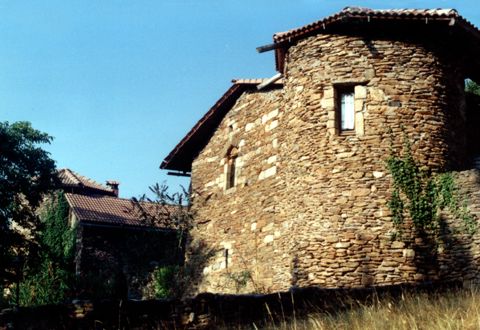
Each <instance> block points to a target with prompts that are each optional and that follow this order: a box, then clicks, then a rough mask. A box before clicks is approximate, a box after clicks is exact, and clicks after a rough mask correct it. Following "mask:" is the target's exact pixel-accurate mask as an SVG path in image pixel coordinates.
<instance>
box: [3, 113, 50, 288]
mask: <svg viewBox="0 0 480 330" xmlns="http://www.w3.org/2000/svg"><path fill="white" fill-rule="evenodd" d="M51 141H52V137H51V136H49V135H48V134H46V133H43V132H40V131H38V130H36V129H34V128H32V126H31V125H30V123H28V122H16V123H13V124H9V123H8V122H0V265H1V266H0V289H1V288H4V287H6V286H9V285H10V284H11V283H13V282H15V281H18V279H19V278H20V275H21V274H20V273H19V269H20V268H22V267H21V265H23V264H24V262H25V260H26V257H27V256H28V255H31V254H32V253H33V252H32V251H34V247H35V245H36V240H35V228H36V226H37V225H38V217H37V215H36V213H35V210H36V208H37V207H38V206H39V204H40V202H41V201H42V198H43V196H44V194H45V193H46V192H48V191H51V190H52V189H53V188H54V186H55V182H56V172H55V163H54V161H53V160H52V159H51V158H50V155H49V153H48V152H47V151H45V150H43V149H42V148H41V147H40V145H42V144H49V143H50V142H51ZM15 228H16V229H15ZM18 228H21V229H20V230H19V229H18ZM2 291H3V289H2Z"/></svg>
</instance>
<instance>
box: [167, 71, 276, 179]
mask: <svg viewBox="0 0 480 330" xmlns="http://www.w3.org/2000/svg"><path fill="white" fill-rule="evenodd" d="M264 81H265V79H233V80H232V83H233V84H232V86H230V88H229V89H228V90H227V91H226V92H225V93H224V94H223V95H222V97H221V98H220V99H219V100H218V101H217V102H216V103H215V104H214V105H213V106H212V107H211V108H210V110H208V112H207V113H206V114H205V115H204V116H203V117H202V118H201V119H200V120H199V121H198V122H197V123H196V124H195V125H194V126H193V128H192V129H191V130H190V131H189V132H188V133H187V135H185V137H184V138H183V139H182V140H181V141H180V142H179V143H178V144H177V146H176V147H175V148H174V149H173V150H172V151H171V152H170V153H169V154H168V155H167V157H165V159H164V160H163V162H162V163H161V165H160V168H161V169H169V170H177V171H183V172H190V170H191V168H190V167H188V166H191V164H189V165H188V166H180V165H179V164H176V163H178V162H180V160H179V158H180V157H181V154H182V153H185V152H187V151H186V150H187V149H188V148H192V149H196V147H195V148H194V147H193V146H189V144H192V143H193V141H194V139H195V138H198V136H199V135H200V132H202V131H203V130H204V131H206V132H203V133H205V134H208V133H209V131H208V127H207V126H208V125H212V126H215V124H216V122H217V121H218V122H220V121H221V119H222V118H223V115H224V114H226V112H227V111H228V109H229V108H230V107H231V106H232V105H233V104H234V102H235V101H236V99H237V98H238V97H240V95H241V94H242V93H243V92H244V91H245V90H247V89H253V88H255V87H256V86H257V85H259V84H261V83H262V82H264ZM282 84H283V82H282V80H278V81H276V82H275V83H274V85H276V86H281V85H282ZM203 139H205V137H203Z"/></svg>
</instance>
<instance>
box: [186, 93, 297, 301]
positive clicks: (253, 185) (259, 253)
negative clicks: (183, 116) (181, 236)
mask: <svg viewBox="0 0 480 330" xmlns="http://www.w3.org/2000/svg"><path fill="white" fill-rule="evenodd" d="M281 97H282V90H279V89H274V90H267V91H260V92H258V91H255V92H253V91H251V92H245V93H244V94H243V95H242V96H241V97H240V98H239V99H238V100H237V102H236V104H235V105H234V106H233V108H232V109H231V110H230V111H229V112H228V114H227V115H226V117H225V118H224V119H223V120H222V122H221V124H220V125H219V127H218V128H217V130H216V131H215V133H214V134H213V137H212V138H211V140H210V142H209V143H208V144H207V146H206V147H205V148H204V149H203V150H202V151H201V153H200V154H199V156H198V157H197V158H196V159H195V161H194V162H193V164H192V191H193V203H192V204H193V211H194V212H195V217H196V220H197V224H198V228H197V230H196V231H194V233H193V236H194V237H195V238H196V239H198V240H204V242H205V243H207V246H209V247H213V248H214V249H216V250H217V253H216V255H215V257H214V258H213V259H212V260H210V262H209V263H208V264H207V266H206V267H205V269H204V277H203V281H202V284H201V286H200V288H199V290H200V291H212V292H236V291H265V290H274V289H275V290H278V289H282V288H280V287H278V283H289V276H290V272H289V269H288V267H287V266H288V255H284V253H283V251H282V248H281V247H280V245H281V244H280V243H279V242H280V239H279V237H278V235H279V229H278V228H279V227H281V226H283V220H282V219H283V214H282V213H281V212H280V210H279V209H278V207H277V205H278V198H277V191H279V190H281V189H282V186H283V183H282V181H281V180H279V176H278V173H279V171H280V170H281V166H282V165H281V163H280V161H279V159H278V147H279V142H278V125H279V122H280V121H281V118H282V116H283V109H282V107H281ZM230 126H231V127H232V128H233V129H230V128H229V127H230ZM231 146H235V147H236V148H237V149H238V158H237V169H236V182H237V183H236V185H235V187H234V188H230V189H225V186H226V182H225V177H226V173H225V166H226V165H225V164H226V156H227V153H228V150H229V148H230V147H231ZM226 249H228V257H225V250H226ZM285 263H287V265H286V264H285ZM246 272H248V273H249V274H250V275H251V276H252V278H253V280H251V279H248V280H247V283H246V284H245V285H239V284H238V283H236V282H235V280H234V278H239V277H240V278H241V277H244V275H242V273H243V274H246Z"/></svg>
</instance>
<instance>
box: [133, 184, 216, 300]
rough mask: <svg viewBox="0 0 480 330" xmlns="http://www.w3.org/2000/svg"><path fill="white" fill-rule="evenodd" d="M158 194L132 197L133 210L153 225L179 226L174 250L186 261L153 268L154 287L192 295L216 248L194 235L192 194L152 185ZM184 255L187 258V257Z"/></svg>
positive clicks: (167, 293) (161, 293)
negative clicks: (151, 196) (171, 192)
mask: <svg viewBox="0 0 480 330" xmlns="http://www.w3.org/2000/svg"><path fill="white" fill-rule="evenodd" d="M150 191H151V192H152V193H153V195H154V196H155V197H154V198H153V199H151V198H147V197H146V196H145V195H144V196H143V197H141V198H140V199H135V198H134V199H132V206H133V211H135V212H136V213H137V214H138V216H139V219H140V220H141V221H142V222H143V223H145V224H148V225H150V226H156V227H163V228H170V229H175V230H176V231H177V239H176V241H177V242H176V246H174V247H173V248H174V249H175V250H176V252H174V254H176V255H179V256H181V257H182V259H184V260H183V262H181V263H180V264H174V265H162V266H160V267H157V268H156V269H155V270H154V272H153V278H154V280H155V283H154V289H155V296H156V297H157V298H167V297H176V298H183V297H186V296H190V295H191V294H192V293H193V292H195V290H196V286H197V284H198V283H199V281H200V279H201V277H202V274H203V269H204V267H205V266H206V265H207V263H208V261H209V260H210V259H211V258H213V256H214V255H215V253H216V251H215V250H214V249H213V248H212V247H210V246H209V245H208V244H207V243H206V242H205V241H204V240H202V239H193V238H192V237H191V235H190V233H191V231H192V230H195V227H196V225H195V220H194V219H195V214H194V213H193V212H192V210H191V208H190V194H189V193H188V192H187V191H186V190H185V189H183V191H182V192H176V193H173V194H170V193H169V192H168V186H167V185H165V184H161V185H160V184H158V183H157V184H155V185H154V186H151V187H150ZM183 257H184V258H183Z"/></svg>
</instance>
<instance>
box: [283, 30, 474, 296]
mask: <svg viewBox="0 0 480 330" xmlns="http://www.w3.org/2000/svg"><path fill="white" fill-rule="evenodd" d="M422 42H423V41H422ZM444 59H445V56H443V54H442V53H441V52H440V50H439V49H437V48H436V47H435V46H434V45H431V44H430V45H429V44H428V43H427V44H426V45H425V46H424V45H423V44H422V43H419V42H414V41H408V40H400V39H399V40H387V39H381V38H379V39H378V40H372V39H370V40H366V39H365V38H362V37H355V36H341V35H318V36H314V37H310V38H307V39H304V40H302V41H300V42H299V43H298V44H297V45H295V46H292V47H291V48H290V49H289V52H288V54H287V63H286V72H285V87H284V92H285V95H284V100H285V110H284V113H285V115H284V116H283V118H282V122H281V123H280V125H279V132H280V135H279V141H280V155H279V161H280V162H282V164H284V166H283V167H282V171H281V172H279V175H281V176H282V177H283V181H284V182H285V183H286V187H285V189H283V190H282V191H279V192H278V199H279V201H280V205H279V206H278V207H279V208H280V209H281V210H285V213H286V214H285V216H286V226H285V227H286V228H289V233H290V236H291V237H295V239H294V240H291V242H290V247H289V248H288V250H289V251H292V255H291V258H292V260H293V262H294V276H293V279H292V284H293V285H300V286H306V285H321V286H326V287H355V286H363V285H385V284H396V283H404V282H415V281H423V280H427V279H437V278H438V269H436V268H435V267H437V266H438V267H440V268H439V269H443V270H446V269H448V270H451V268H452V267H450V266H451V265H447V264H446V263H442V260H443V259H442V257H441V256H440V255H438V254H435V255H429V256H430V257H432V258H433V257H434V258H435V260H431V261H432V265H430V260H428V259H429V258H428V256H427V257H425V256H420V254H422V253H423V252H426V251H427V250H428V248H427V247H428V246H429V242H421V241H418V240H417V241H413V242H410V243H409V242H403V241H394V240H392V239H391V234H392V232H393V228H392V220H391V217H390V212H389V209H388V207H387V201H388V198H389V196H390V183H391V178H390V176H389V174H388V173H387V170H386V164H385V161H386V158H387V157H388V155H389V152H390V148H391V147H392V146H393V147H394V148H396V149H397V150H400V149H401V148H402V141H403V140H404V138H403V137H404V135H406V136H408V139H409V140H410V141H411V142H412V151H413V154H414V157H415V159H416V160H417V161H419V162H420V163H421V164H422V165H425V166H428V167H430V168H432V169H433V170H434V171H442V170H444V169H449V168H457V167H461V164H462V163H463V162H464V159H463V158H462V157H463V155H462V153H461V152H458V150H459V149H460V150H462V149H461V148H462V147H463V148H464V147H465V143H464V140H465V138H464V132H462V130H461V127H462V125H464V122H463V121H462V116H463V111H464V108H463V105H464V102H462V100H463V98H464V94H463V90H462V88H463V81H462V80H461V79H459V74H457V73H456V72H454V71H453V68H454V64H455V63H446V62H445V61H444ZM458 84H460V87H459V86H456V85H458ZM344 85H351V86H355V87H354V91H355V131H354V132H353V133H350V132H349V134H342V133H341V132H339V129H338V126H337V120H338V118H336V116H338V112H337V110H336V108H337V100H336V96H337V95H336V93H337V86H344ZM452 86H455V89H452ZM462 104H463V105H462ZM452 129H454V131H453V133H452ZM390 132H391V133H390ZM392 141H393V142H392ZM283 234H284V233H281V235H283ZM285 234H286V233H285ZM451 239H452V240H455V241H456V242H463V241H462V240H459V239H458V238H454V237H451ZM460 250H461V251H464V250H465V249H460ZM422 251H423V252H422ZM461 251H460V252H461ZM457 252H458V251H457ZM460 252H458V253H460ZM447 259H448V258H447ZM422 260H423V261H425V262H426V263H427V264H425V263H424V264H422V263H421V262H420V261H422ZM444 273H448V272H444ZM457 274H458V270H457Z"/></svg>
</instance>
